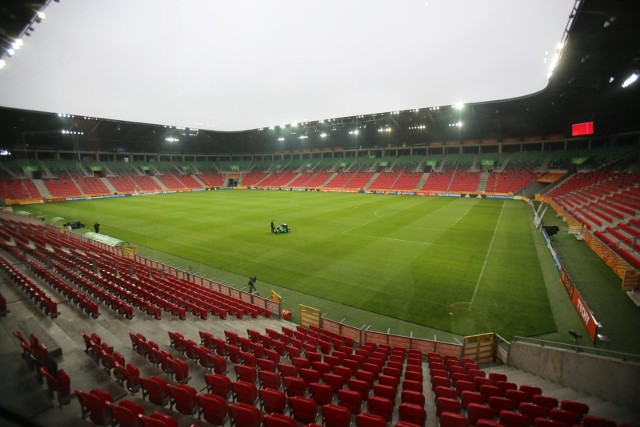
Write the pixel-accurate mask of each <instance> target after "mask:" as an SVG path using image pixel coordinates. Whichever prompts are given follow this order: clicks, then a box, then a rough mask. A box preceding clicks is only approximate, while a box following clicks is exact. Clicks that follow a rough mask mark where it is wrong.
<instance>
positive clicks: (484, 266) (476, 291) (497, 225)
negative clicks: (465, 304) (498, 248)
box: [469, 201, 506, 308]
mask: <svg viewBox="0 0 640 427" xmlns="http://www.w3.org/2000/svg"><path fill="white" fill-rule="evenodd" d="M505 203H506V202H505V201H503V202H502V208H501V209H500V215H499V216H498V221H497V222H496V226H495V228H494V229H493V236H491V242H489V248H488V249H487V254H486V255H485V257H484V262H483V263H482V269H481V270H480V274H479V275H478V280H477V281H476V287H475V288H474V290H473V296H472V297H471V301H470V302H469V308H472V307H473V302H474V301H475V300H476V294H477V293H478V288H479V287H480V281H481V280H482V276H483V275H484V269H485V268H486V267H487V261H488V260H489V254H490V253H491V248H493V242H494V241H495V240H496V234H497V233H498V227H499V226H500V219H501V218H502V213H503V212H504V205H505Z"/></svg>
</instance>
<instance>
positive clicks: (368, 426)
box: [356, 412, 414, 427]
mask: <svg viewBox="0 0 640 427" xmlns="http://www.w3.org/2000/svg"><path fill="white" fill-rule="evenodd" d="M401 422H402V421H398V423H401ZM398 423H396V427H398V426H399V424H398ZM386 425H387V422H386V421H385V420H384V418H382V417H381V416H380V415H375V414H370V413H368V412H362V413H360V414H358V415H356V427H386ZM400 427H402V426H401V425H400ZM407 427H414V426H413V424H409V425H408V426H407Z"/></svg>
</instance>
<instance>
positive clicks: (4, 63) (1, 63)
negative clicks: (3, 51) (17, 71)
mask: <svg viewBox="0 0 640 427" xmlns="http://www.w3.org/2000/svg"><path fill="white" fill-rule="evenodd" d="M6 66H7V61H5V60H4V59H0V68H4V67H6Z"/></svg>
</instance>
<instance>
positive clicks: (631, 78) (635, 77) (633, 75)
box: [622, 71, 639, 88]
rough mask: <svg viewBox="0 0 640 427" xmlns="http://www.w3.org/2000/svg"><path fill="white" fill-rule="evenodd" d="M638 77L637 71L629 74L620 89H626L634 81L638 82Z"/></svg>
mask: <svg viewBox="0 0 640 427" xmlns="http://www.w3.org/2000/svg"><path fill="white" fill-rule="evenodd" d="M638 76H639V74H638V72H637V71H634V72H633V73H631V75H630V76H629V77H627V78H626V79H625V81H624V82H622V87H623V88H627V87H629V86H631V85H632V84H633V83H635V81H636V80H638Z"/></svg>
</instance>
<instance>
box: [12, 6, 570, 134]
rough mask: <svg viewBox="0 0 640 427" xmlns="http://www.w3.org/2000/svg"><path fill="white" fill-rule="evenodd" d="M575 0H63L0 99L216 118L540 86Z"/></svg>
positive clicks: (134, 114)
mask: <svg viewBox="0 0 640 427" xmlns="http://www.w3.org/2000/svg"><path fill="white" fill-rule="evenodd" d="M573 4H574V0H427V1H425V0H224V1H222V0H61V1H60V2H59V3H55V2H52V3H51V4H50V6H49V7H48V8H47V9H46V10H45V11H44V12H45V14H46V19H45V20H44V21H43V22H42V23H40V24H37V25H36V27H35V28H36V31H34V33H33V35H32V36H31V37H25V38H24V42H25V45H24V46H23V48H22V49H21V50H20V51H18V52H17V53H16V55H15V56H14V57H13V58H8V59H7V66H6V67H5V68H4V69H2V70H0V105H2V106H5V107H13V108H22V109H29V110H37V111H46V112H56V113H57V112H60V113H69V114H76V115H89V116H93V117H101V118H108V119H116V120H127V121H134V122H143V123H154V124H164V125H173V126H184V127H194V128H201V129H212V130H221V131H237V130H248V129H255V128H259V127H267V126H273V125H281V124H288V123H292V122H294V121H297V122H302V121H313V120H319V119H328V118H331V117H343V116H353V115H358V114H372V113H380V112H387V111H393V110H407V109H414V108H425V107H431V106H438V105H450V104H454V103H458V102H481V101H490V100H496V99H506V98H512V97H517V96H522V95H527V94H530V93H533V92H537V91H539V90H541V89H543V88H544V87H545V86H546V85H547V74H548V71H549V63H550V61H551V58H552V57H553V55H554V53H555V50H556V46H557V44H558V43H559V42H560V41H561V39H562V36H563V33H564V29H565V26H566V24H567V22H568V19H569V15H570V13H571V10H572V7H573Z"/></svg>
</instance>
